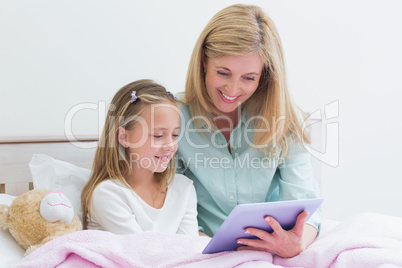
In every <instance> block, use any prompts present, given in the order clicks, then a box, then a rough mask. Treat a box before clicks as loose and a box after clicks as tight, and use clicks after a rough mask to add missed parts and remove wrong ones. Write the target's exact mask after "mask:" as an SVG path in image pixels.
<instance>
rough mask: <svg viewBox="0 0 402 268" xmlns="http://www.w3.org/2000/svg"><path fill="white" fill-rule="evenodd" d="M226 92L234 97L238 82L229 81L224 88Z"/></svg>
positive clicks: (234, 80)
mask: <svg viewBox="0 0 402 268" xmlns="http://www.w3.org/2000/svg"><path fill="white" fill-rule="evenodd" d="M226 92H227V94H229V95H230V96H235V95H236V94H237V92H238V82H237V80H236V79H231V80H230V81H229V82H228V84H227V86H226Z"/></svg>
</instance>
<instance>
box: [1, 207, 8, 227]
mask: <svg viewBox="0 0 402 268" xmlns="http://www.w3.org/2000/svg"><path fill="white" fill-rule="evenodd" d="M8 208H9V207H8V206H6V205H0V227H3V229H4V230H6V229H7V228H8V215H9V214H8Z"/></svg>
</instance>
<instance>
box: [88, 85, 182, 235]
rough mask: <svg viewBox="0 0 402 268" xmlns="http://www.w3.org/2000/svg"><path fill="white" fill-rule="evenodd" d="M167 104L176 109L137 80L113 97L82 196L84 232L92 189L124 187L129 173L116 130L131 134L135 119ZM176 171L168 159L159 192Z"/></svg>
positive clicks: (160, 91)
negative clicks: (114, 182)
mask: <svg viewBox="0 0 402 268" xmlns="http://www.w3.org/2000/svg"><path fill="white" fill-rule="evenodd" d="M133 91H136V96H137V97H138V99H137V100H136V101H135V102H134V103H131V99H132V96H131V94H132V92H133ZM166 102H169V103H171V104H173V105H175V106H177V102H176V100H175V97H174V96H173V95H172V94H171V93H169V92H167V91H166V89H165V88H164V87H163V86H161V85H159V84H157V83H155V82H154V81H152V80H146V79H144V80H138V81H135V82H132V83H130V84H128V85H126V86H124V87H122V88H121V89H120V90H119V91H118V92H117V93H116V95H115V96H114V97H113V99H112V102H111V104H110V106H109V110H108V114H107V117H106V121H105V126H104V129H103V132H102V135H101V137H100V139H99V144H98V147H97V149H96V153H95V159H94V162H93V166H92V172H91V176H90V178H89V180H88V182H87V183H86V185H85V186H84V188H83V190H82V193H81V207H82V213H83V214H82V215H83V226H84V229H86V228H87V224H88V218H87V217H91V207H90V204H91V198H92V194H93V192H94V190H95V188H96V187H97V186H98V185H99V184H100V183H101V182H102V181H105V180H110V179H111V180H117V181H120V182H121V183H123V184H125V185H127V186H128V187H129V185H128V184H127V182H126V180H125V179H124V178H125V177H126V176H128V175H129V174H130V173H131V169H132V168H131V163H130V156H129V155H128V152H127V150H126V148H124V147H123V146H122V145H120V144H119V142H118V140H117V132H118V129H119V127H123V128H125V129H127V130H132V129H133V128H134V127H135V126H136V122H138V121H137V120H136V119H137V118H138V116H140V115H141V114H142V112H144V110H145V109H147V108H148V107H149V105H151V104H160V103H166ZM175 170H176V160H175V158H173V159H171V160H170V162H169V165H168V167H167V169H166V170H165V171H164V172H163V173H160V174H158V175H159V176H160V178H159V179H160V187H161V188H160V192H163V191H166V190H167V188H168V186H169V185H170V184H171V183H172V181H173V177H174V174H175Z"/></svg>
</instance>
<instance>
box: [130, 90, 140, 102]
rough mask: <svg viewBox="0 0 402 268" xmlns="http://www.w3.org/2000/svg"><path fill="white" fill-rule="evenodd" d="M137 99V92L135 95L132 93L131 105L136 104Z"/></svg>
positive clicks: (134, 92)
mask: <svg viewBox="0 0 402 268" xmlns="http://www.w3.org/2000/svg"><path fill="white" fill-rule="evenodd" d="M137 99H138V97H137V92H136V91H135V90H134V91H133V93H131V103H133V102H135V101H136V100H137Z"/></svg>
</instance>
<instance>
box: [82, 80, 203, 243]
mask: <svg viewBox="0 0 402 268" xmlns="http://www.w3.org/2000/svg"><path fill="white" fill-rule="evenodd" d="M179 131H180V111H179V110H178V106H177V102H176V99H175V97H174V96H173V95H172V94H171V93H170V92H167V91H166V90H165V88H164V87H162V86H161V85H158V84H156V83H155V82H153V81H151V80H139V81H135V82H133V83H130V84H128V85H126V86H124V87H123V88H121V89H120V90H119V91H118V92H117V93H116V95H115V96H114V98H113V100H112V103H111V105H110V107H109V111H108V115H107V118H106V122H105V127H104V130H103V132H102V136H101V138H100V140H99V145H98V148H97V151H96V154H95V159H94V164H93V170H92V174H91V177H90V178H89V181H88V182H87V184H86V185H85V187H84V188H83V191H82V194H81V201H82V211H83V215H84V217H83V223H84V228H85V229H97V230H105V231H110V232H113V233H116V234H132V233H140V232H145V231H154V232H165V233H178V234H186V235H194V236H196V235H198V224H197V199H196V194H195V189H194V186H193V182H192V181H191V180H189V179H187V178H186V177H185V176H183V175H175V166H176V161H175V157H174V155H175V152H176V151H177V138H178V135H179Z"/></svg>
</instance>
